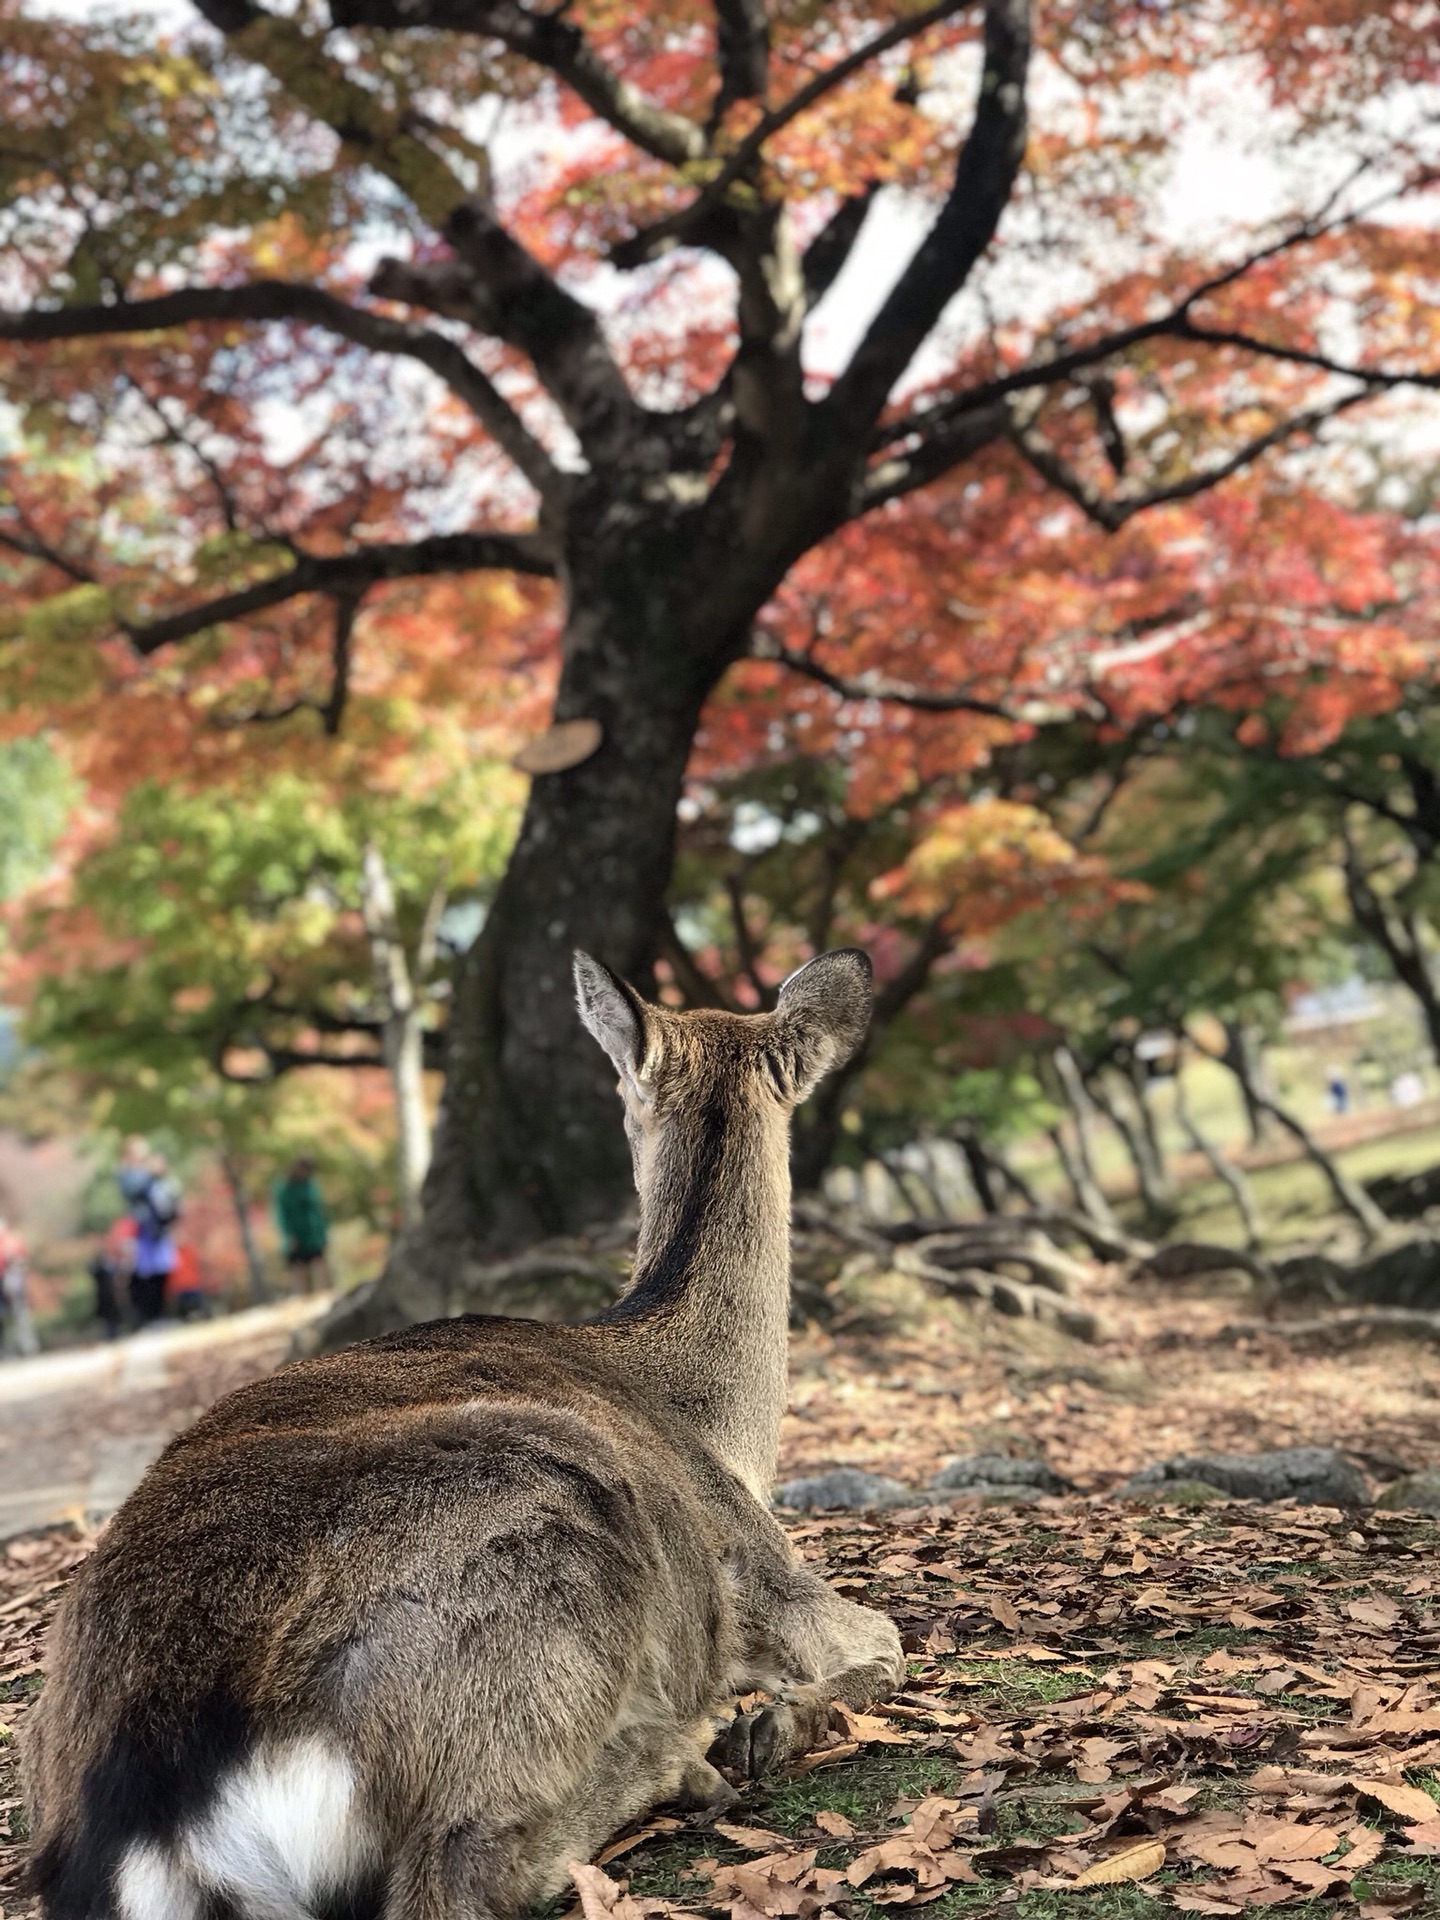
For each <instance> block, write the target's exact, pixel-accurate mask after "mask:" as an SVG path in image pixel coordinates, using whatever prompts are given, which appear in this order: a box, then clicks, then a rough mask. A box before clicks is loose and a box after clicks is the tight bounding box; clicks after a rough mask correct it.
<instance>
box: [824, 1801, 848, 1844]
mask: <svg viewBox="0 0 1440 1920" xmlns="http://www.w3.org/2000/svg"><path fill="white" fill-rule="evenodd" d="M815 1824H816V1826H817V1827H819V1829H820V1831H821V1832H822V1833H828V1834H831V1835H833V1836H834V1838H835V1839H837V1840H849V1839H850V1838H852V1836H853V1835H854V1832H855V1829H854V1827H852V1826H851V1824H850V1822H849V1821H848V1820H847V1819H846V1818H845V1816H844V1814H843V1813H832V1812H831V1810H830V1809H829V1808H828V1807H822V1808H821V1809H820V1811H819V1813H817V1814H816V1816H815Z"/></svg>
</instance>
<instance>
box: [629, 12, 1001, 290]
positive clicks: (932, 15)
mask: <svg viewBox="0 0 1440 1920" xmlns="http://www.w3.org/2000/svg"><path fill="white" fill-rule="evenodd" d="M1008 3H1009V4H1012V5H1020V4H1023V0H1008ZM969 4H970V0H938V4H936V5H935V6H932V7H927V8H926V10H925V11H924V12H923V13H912V14H910V15H909V16H908V18H906V19H903V20H897V21H896V22H895V23H894V24H893V25H892V26H889V27H886V28H885V29H884V31H883V32H881V33H877V34H876V35H875V36H874V37H873V38H872V39H870V40H867V41H866V42H865V43H864V45H863V46H859V47H857V48H856V49H855V51H854V52H853V53H847V54H846V55H845V57H844V59H843V60H837V61H836V62H835V64H834V66H833V67H827V68H826V69H825V71H824V72H823V73H819V74H817V75H816V76H815V78H814V79H813V80H811V81H810V82H808V84H807V85H805V86H803V87H801V89H800V91H799V92H798V93H795V94H792V95H791V97H790V98H789V99H788V100H787V101H786V102H785V104H784V105H783V106H780V107H777V108H776V109H775V111H774V112H773V113H767V114H766V115H765V117H764V118H763V119H762V120H759V121H757V122H756V124H755V125H754V126H753V127H752V128H751V129H750V131H749V133H747V134H746V136H745V138H744V139H743V140H742V141H741V142H740V144H739V146H738V147H736V149H735V151H734V152H733V153H732V154H731V156H730V158H729V159H728V160H727V161H726V162H725V164H724V166H722V167H721V169H720V171H719V172H718V173H717V174H716V175H715V178H714V179H713V180H711V181H710V182H709V183H708V184H707V185H706V187H705V188H704V190H703V191H702V192H701V193H699V194H698V195H697V196H696V198H695V199H694V200H692V201H691V202H690V205H689V206H688V207H681V208H679V209H678V210H677V211H676V212H674V213H672V214H667V215H666V216H665V218H664V219H663V220H657V221H655V222H654V223H653V225H651V226H648V227H644V228H642V229H641V230H640V231H639V232H638V233H633V234H631V236H630V237H629V239H628V240H622V241H620V242H619V243H618V245H616V246H614V247H612V248H611V250H610V258H611V260H612V262H613V263H614V265H615V266H617V267H625V268H629V267H639V266H643V265H644V264H645V262H646V261H647V260H654V259H655V258H656V257H657V256H658V255H660V254H662V253H665V252H668V251H669V249H670V248H671V247H677V246H680V245H681V244H682V243H683V242H684V241H685V240H687V239H689V238H692V237H693V236H694V234H695V233H696V231H697V230H698V229H699V228H700V227H701V226H702V225H703V223H704V222H705V221H706V220H707V219H708V218H709V216H710V215H711V214H712V213H713V212H714V211H715V209H716V208H717V207H718V206H720V205H721V203H722V202H723V201H724V198H725V196H726V194H727V193H728V192H729V191H730V189H731V187H733V186H734V184H735V182H736V181H737V180H739V179H740V178H741V177H742V176H743V175H744V174H745V173H747V172H748V171H749V169H750V167H751V166H752V165H753V164H754V162H755V161H756V160H757V159H758V158H759V157H760V155H761V153H762V152H763V151H764V148H765V144H766V142H767V141H769V140H773V139H774V137H775V135H776V134H777V133H779V132H780V131H781V130H782V129H783V128H785V127H788V126H789V124H790V122H791V121H792V120H795V119H798V118H799V116H800V115H801V114H802V113H808V112H809V110H810V108H811V107H813V106H815V105H816V104H817V102H819V101H821V100H823V99H824V98H825V96H826V94H827V93H833V92H834V90H835V88H836V87H839V86H843V85H844V83H845V82H846V81H847V80H848V79H849V78H850V77H851V75H852V74H855V73H858V72H859V71H860V69H861V68H862V67H864V66H868V65H869V63H870V61H872V60H874V59H877V58H878V57H879V55H880V54H882V53H885V52H888V50H889V49H890V48H891V47H898V46H899V45H900V43H901V42H902V41H904V40H911V39H913V38H914V37H915V36H916V35H917V34H920V33H924V31H925V30H926V28H927V27H933V26H937V25H938V24H939V23H940V21H942V20H948V19H949V18H950V17H951V15H952V14H956V13H961V12H963V11H964V9H965V7H966V6H967V5H969Z"/></svg>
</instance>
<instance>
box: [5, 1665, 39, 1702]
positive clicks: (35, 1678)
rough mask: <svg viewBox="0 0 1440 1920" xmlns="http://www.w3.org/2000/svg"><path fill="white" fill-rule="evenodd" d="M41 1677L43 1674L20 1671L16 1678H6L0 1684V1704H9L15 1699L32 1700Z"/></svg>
mask: <svg viewBox="0 0 1440 1920" xmlns="http://www.w3.org/2000/svg"><path fill="white" fill-rule="evenodd" d="M43 1679H44V1675H43V1674H39V1673H22V1674H21V1676H20V1678H19V1679H18V1680H7V1681H6V1682H5V1684H4V1685H3V1686H0V1706H10V1705H12V1704H13V1703H14V1702H15V1701H17V1700H33V1699H34V1698H35V1696H36V1694H37V1693H39V1691H40V1687H41V1683H42V1681H43Z"/></svg>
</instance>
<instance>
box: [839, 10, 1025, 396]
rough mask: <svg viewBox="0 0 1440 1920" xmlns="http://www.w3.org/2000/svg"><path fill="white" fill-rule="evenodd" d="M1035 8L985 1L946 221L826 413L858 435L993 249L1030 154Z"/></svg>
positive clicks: (914, 262)
mask: <svg viewBox="0 0 1440 1920" xmlns="http://www.w3.org/2000/svg"><path fill="white" fill-rule="evenodd" d="M1029 60H1030V7H1029V0H986V6H985V54H984V64H983V67H982V70H981V76H980V93H979V99H978V101H977V103H976V108H975V118H974V121H973V123H972V124H971V128H970V132H969V134H968V135H967V136H966V140H965V144H964V146H963V147H962V148H961V150H960V158H959V160H958V162H957V163H956V168H955V182H954V185H953V186H952V188H951V190H950V194H949V197H948V198H947V199H946V202H945V205H944V207H943V208H942V209H941V212H940V216H939V218H938V219H937V220H936V222H935V224H934V226H933V227H932V228H931V229H930V232H929V233H928V234H927V235H926V237H925V239H924V240H923V241H922V242H921V244H920V246H919V248H918V249H917V251H916V253H915V255H914V257H913V258H912V259H911V261H910V264H909V265H908V266H907V267H906V269H905V271H904V272H903V273H902V274H901V276H900V279H899V281H898V283H897V284H896V286H895V287H894V289H893V290H892V292H891V293H890V296H889V298H888V299H887V300H886V301H885V303H884V305H883V306H882V307H881V309H880V311H879V313H878V314H876V316H875V318H874V320H873V321H872V322H871V323H870V327H869V330H868V331H867V333H866V335H865V337H864V339H863V340H862V341H861V342H860V345H859V346H858V347H857V348H856V350H855V354H854V357H853V359H852V360H851V362H850V365H849V366H848V367H847V368H846V370H845V372H844V373H843V374H842V375H841V376H840V378H839V380H838V381H837V382H836V383H835V385H834V387H833V388H832V389H831V391H830V394H829V395H828V397H827V398H826V400H825V401H824V403H823V404H824V406H825V407H826V408H827V409H828V410H829V411H830V412H831V413H832V414H833V415H834V416H835V417H836V418H837V419H839V420H843V421H845V422H846V423H847V424H850V425H851V426H853V427H862V428H864V427H869V426H870V425H872V424H873V423H874V421H875V420H877V419H878V418H879V415H880V411H881V409H882V408H883V406H884V405H885V401H886V398H887V397H888V395H889V393H890V389H891V388H892V387H893V386H894V385H895V382H896V381H897V380H898V379H899V378H900V376H901V374H902V373H903V372H904V371H905V369H906V367H908V366H909V364H910V362H911V361H912V359H913V358H914V356H915V354H916V352H917V351H918V350H919V347H920V345H921V343H922V342H923V341H924V339H925V338H926V336H927V334H929V332H930V331H931V329H932V328H933V327H934V325H935V323H936V322H937V321H938V320H939V318H940V316H941V314H942V313H943V312H944V310H945V307H946V305H947V303H948V302H949V301H950V299H951V297H952V296H953V295H954V294H956V293H958V292H959V290H960V288H961V287H962V286H964V284H965V282H966V280H967V279H968V278H969V276H970V273H971V270H972V269H973V267H974V266H975V263H976V262H977V261H978V260H979V258H980V256H981V254H983V253H984V251H985V249H986V247H988V246H989V244H990V241H991V238H992V236H993V235H994V232H995V229H996V227H997V226H998V224H999V221H1000V216H1001V214H1002V213H1003V212H1004V210H1005V207H1006V205H1007V203H1008V201H1009V199H1010V193H1011V189H1012V188H1013V186H1014V184H1015V176H1016V175H1017V173H1018V172H1019V171H1020V163H1021V161H1022V159H1023V158H1024V153H1025V77H1026V71H1027V68H1028V66H1029Z"/></svg>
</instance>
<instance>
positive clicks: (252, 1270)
mask: <svg viewBox="0 0 1440 1920" xmlns="http://www.w3.org/2000/svg"><path fill="white" fill-rule="evenodd" d="M220 1171H221V1173H222V1174H223V1175H224V1176H225V1187H226V1190H227V1192H228V1193H229V1195H230V1204H231V1206H232V1207H233V1208H234V1209H235V1225H236V1228H237V1229H238V1231H239V1234H240V1247H241V1251H242V1252H243V1253H244V1255H245V1272H246V1275H247V1277H248V1279H249V1282H250V1303H251V1305H252V1306H256V1307H259V1306H263V1305H264V1303H265V1302H266V1301H267V1300H268V1299H269V1298H270V1282H269V1281H268V1280H267V1279H266V1277H265V1259H264V1256H263V1254H262V1253H261V1251H260V1248H259V1245H258V1243H257V1241H256V1239H255V1223H254V1221H253V1220H252V1219H251V1218H250V1195H249V1194H248V1192H247V1191H246V1188H245V1174H244V1171H243V1169H242V1168H241V1165H240V1161H239V1159H238V1157H237V1156H236V1154H235V1153H234V1152H233V1150H232V1149H231V1148H230V1147H229V1146H228V1145H222V1146H221V1148H220Z"/></svg>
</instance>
